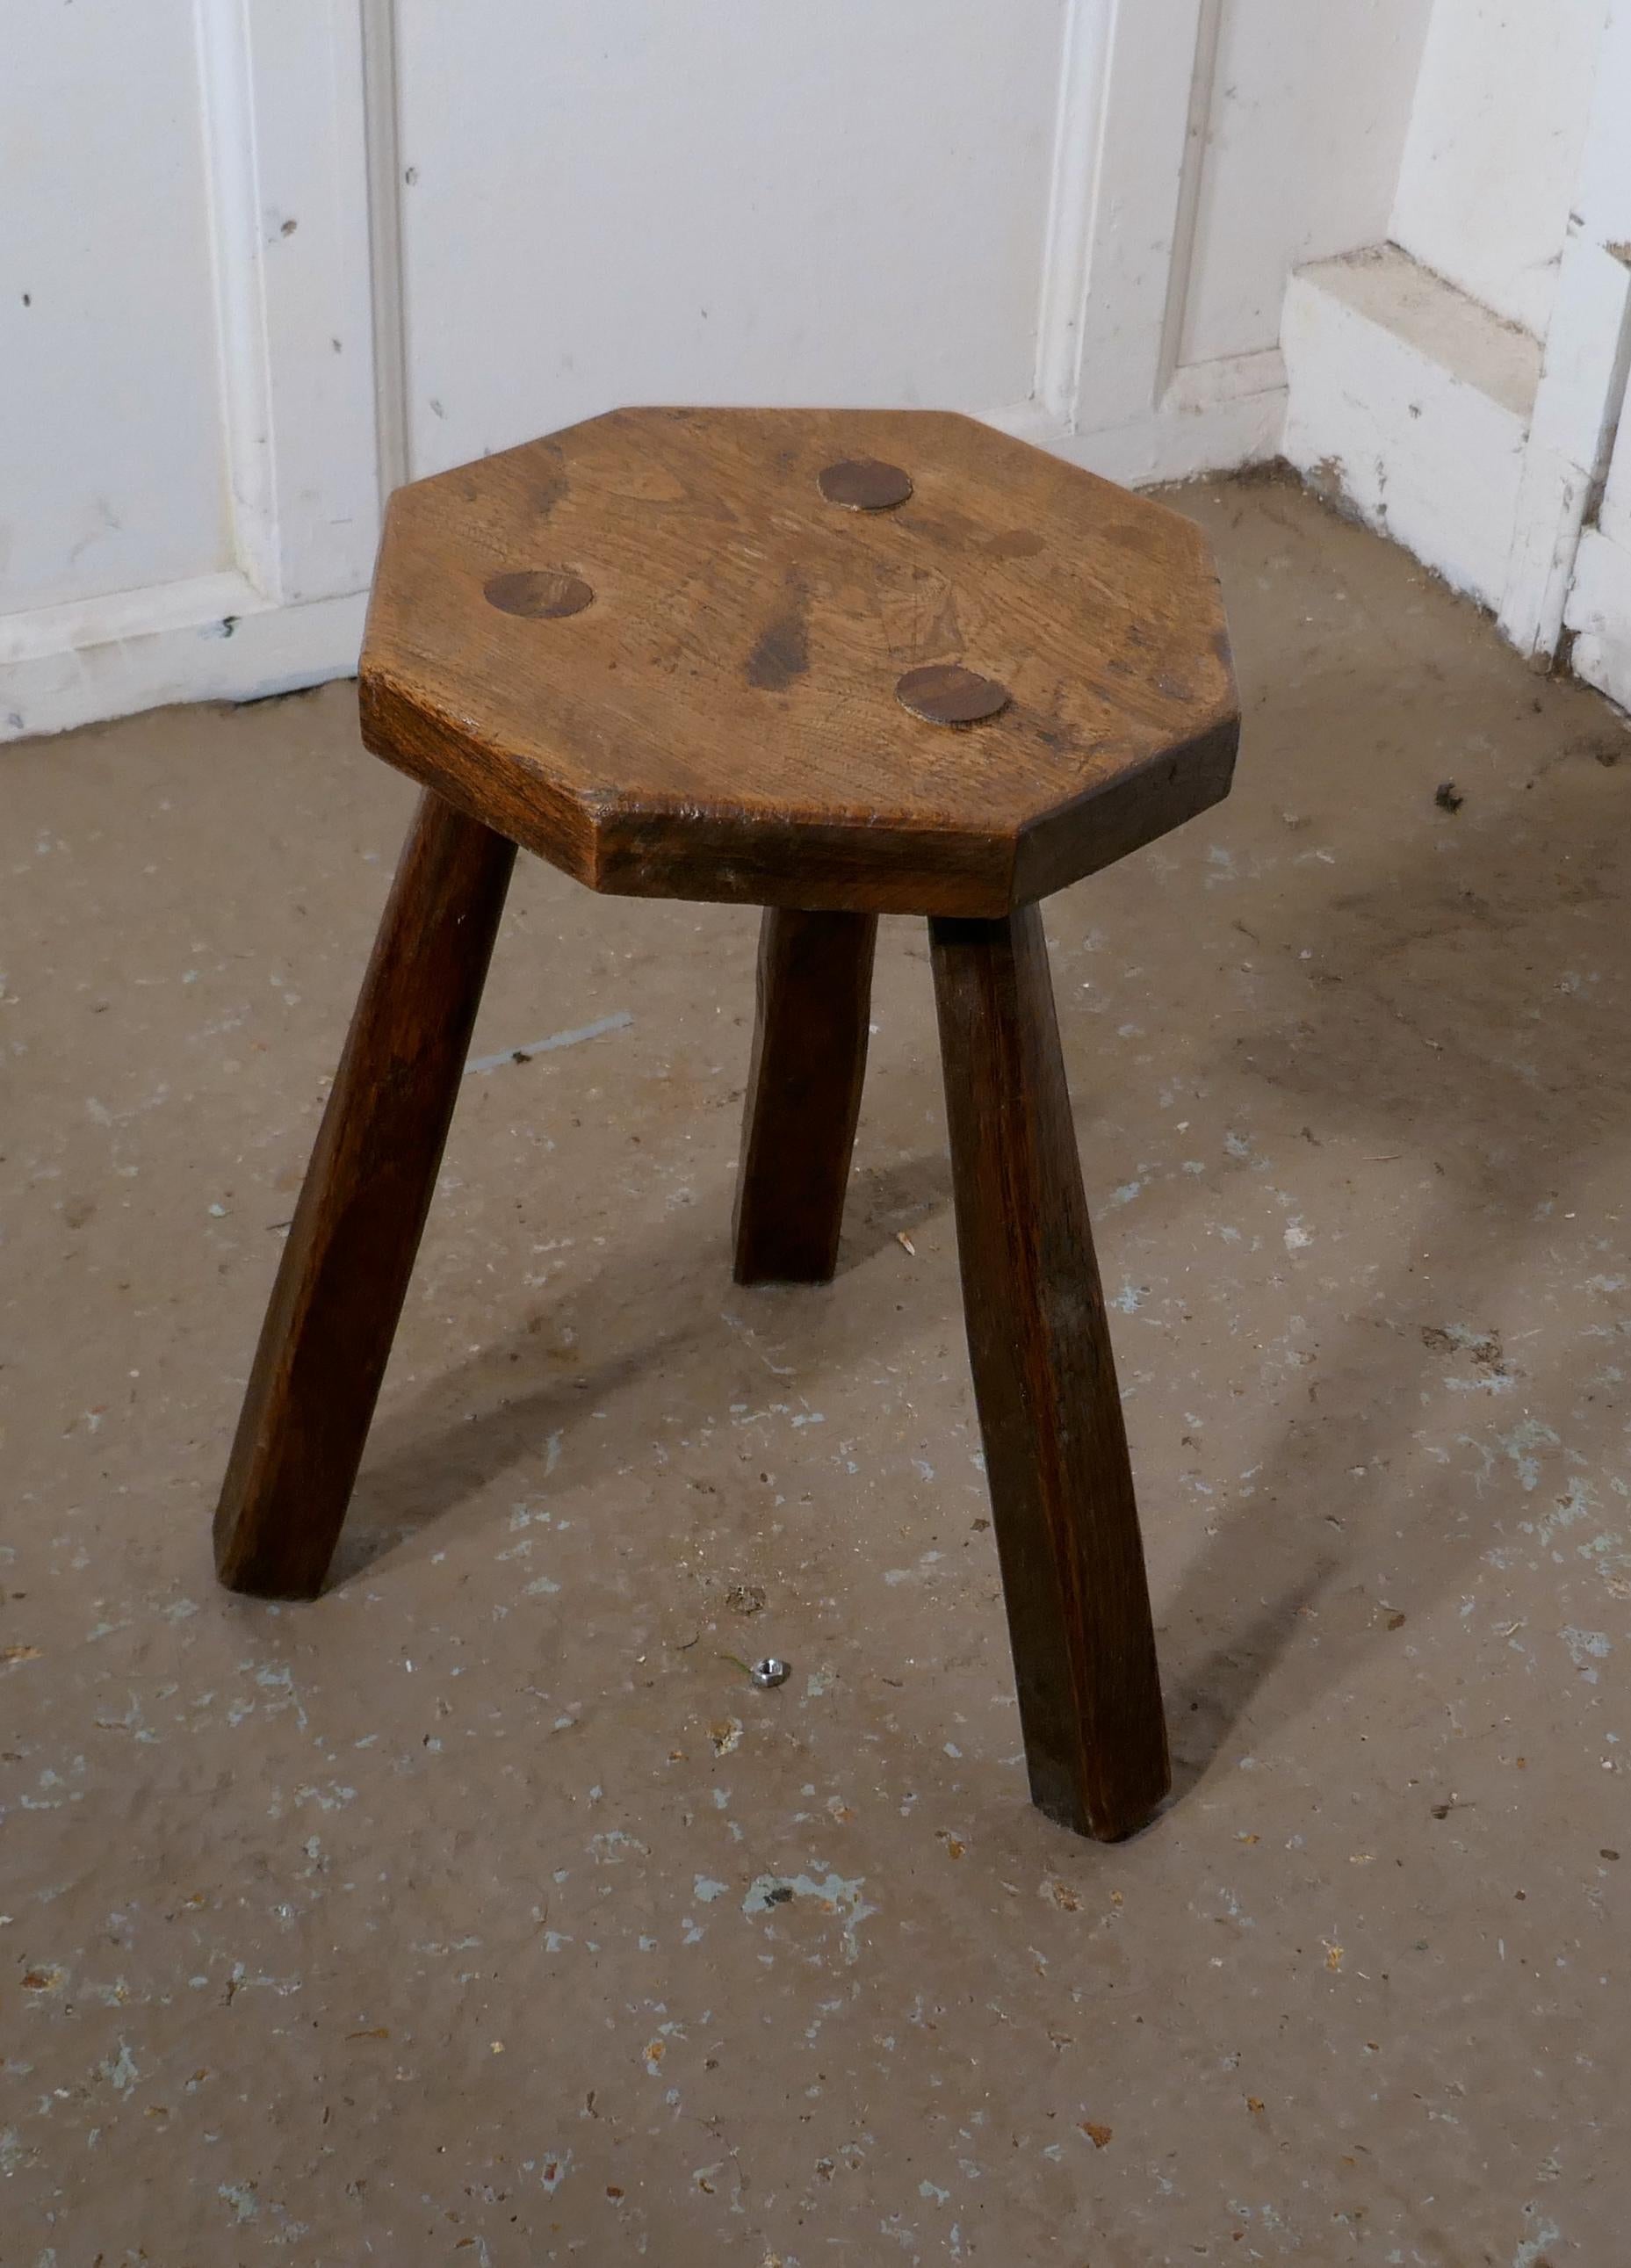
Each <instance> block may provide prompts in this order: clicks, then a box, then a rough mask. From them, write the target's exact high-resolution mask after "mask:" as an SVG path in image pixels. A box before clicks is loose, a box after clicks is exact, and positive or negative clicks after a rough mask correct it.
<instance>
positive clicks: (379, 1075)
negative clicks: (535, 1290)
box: [215, 793, 515, 1599]
mask: <svg viewBox="0 0 1631 2268" xmlns="http://www.w3.org/2000/svg"><path fill="white" fill-rule="evenodd" d="M514 864H515V845H514V843H511V842H508V841H506V840H505V838H504V837H503V836H501V835H495V834H494V833H493V832H492V831H491V829H490V828H486V827H483V826H481V824H480V822H479V821H476V820H474V819H467V818H466V817H465V816H464V814H462V813H460V812H457V811H454V810H453V809H452V807H451V806H449V805H448V804H445V803H444V802H443V801H442V800H441V799H440V798H439V797H437V796H435V795H431V794H428V793H427V794H426V795H425V796H423V797H422V799H421V801H420V805H419V810H418V813H417V815H416V816H415V821H414V824H413V827H412V828H411V830H410V832H409V834H408V842H407V844H406V846H405V847H404V849H403V852H402V858H401V863H400V865H399V866H398V868H397V873H396V880H395V881H394V883H393V885H392V889H391V896H390V901H389V902H388V904H387V905H386V910H385V916H384V918H383V920H382V921H381V923H380V924H379V934H378V939H376V940H375V944H374V950H373V955H372V958H371V960H370V961H369V964H368V973H367V975H366V976H364V980H363V989H362V992H361V994H360V996H359V998H358V999H357V1004H356V1013H355V1014H354V1015H353V1017H352V1020H351V1029H350V1032H349V1035H348V1037H347V1040H346V1043H345V1052H344V1054H343V1055H342V1057H341V1059H340V1069H339V1071H338V1072H337V1073H336V1074H335V1078H334V1086H333V1089H332V1091H331V1092H330V1094H329V1097H328V1107H327V1109H326V1110H325V1111H324V1113H323V1123H322V1125H321V1128H320V1130H319V1132H318V1137H317V1146H316V1148H315V1150H314V1151H313V1152H312V1162H311V1165H310V1167H308V1168H307V1171H306V1177H305V1187H304V1188H303V1189H302V1190H301V1192H300V1202H299V1204H298V1207H297V1209H296V1212H295V1218H294V1222H293V1225H292V1226H291V1227H290V1232H289V1241H288V1242H287V1243H286V1244H285V1245H284V1247H283V1260H282V1263H281V1265H280V1266H279V1269H278V1271H277V1282H276V1286H275V1287H274V1290H273V1292H272V1300H271V1305H270V1307H268V1309H267V1314H266V1321H265V1323H264V1324H263V1325H262V1327H261V1344H260V1347H259V1349H258V1351H257V1352H256V1355H255V1360H254V1368H253V1372H252V1373H251V1374H250V1380H249V1390H248V1393H247V1394H246V1396H245V1399H244V1408H243V1414H242V1416H241V1417H240V1418H239V1424H238V1436H237V1439H236V1440H235V1441H234V1442H233V1445H232V1454H231V1462H230V1463H229V1464H228V1466H227V1471H226V1480H225V1483H224V1486H223V1488H222V1491H221V1501H220V1504H219V1506H218V1507H217V1512H216V1519H215V1548H216V1572H217V1574H218V1575H219V1576H220V1578H221V1580H222V1581H223V1582H224V1583H225V1584H226V1585H227V1586H228V1587H230V1588H231V1589H232V1590H235V1591H248V1592H252V1593H253V1594H255V1595H256V1596H257V1597H260V1598H267V1599H311V1598H315V1597H316V1595H317V1594H318V1592H319V1591H320V1589H321V1588H322V1584H323V1577H324V1575H325V1573H326V1572H327V1567H328V1562H329V1558H330V1556H331V1555H332V1553H333V1551H334V1544H335V1543H336V1541H337V1540H338V1538H339V1535H340V1527H341V1522H342V1521H343V1520H344V1518H345V1508H346V1504H347V1501H348V1499H349V1497H350V1494H351V1485H352V1483H353V1482H354V1481H355V1480H356V1469H357V1466H358V1465H359V1463H360V1462H362V1455H363V1444H364V1440H366V1438H367V1434H368V1426H369V1421H370V1419H371V1418H372V1416H373V1410H374V1402H375V1399H376V1397H377V1396H378V1392H379V1381H380V1380H381V1378H382V1377H383V1376H384V1374H385V1366H386V1358H387V1357H388V1355H389V1354H390V1351H391V1341H392V1338H393V1335H394V1333H395V1330H396V1324H397V1318H398V1316H399V1315H400V1313H401V1308H402V1300H403V1298H404V1295H405V1294H406V1292H407V1290H408V1277H409V1275H410V1274H411V1273H412V1270H413V1265H414V1256H415V1253H416V1252H417V1250H418V1248H419V1238H420V1233H421V1232H422V1229H423V1227H424V1222H425V1214H426V1213H427V1211H429V1210H430V1197H431V1192H432V1191H433V1189H435V1186H436V1176H437V1167H438V1166H439V1164H440V1162H441V1157H442V1147H443V1145H444V1142H445V1140H446V1138H447V1127H448V1122H449V1120H450V1119H451V1118H452V1114H453V1099H454V1096H455V1095H456V1094H457V1093H458V1091H459V1078H460V1076H461V1074H462V1072H463V1069H464V1064H465V1058H466V1055H467V1051H468V1048H469V1041H470V1027H471V1025H472V1024H473V1023H474V1020H475V1012H476V1004H477V1002H478V1001H479V1000H480V998H481V984H482V980H483V978H484V977H485V976H486V975H487V964H488V961H489V957H490V955H491V954H492V949H493V938H494V934H495V932H496V930H497V927H498V917H499V914H500V912H501V911H502V910H503V902H504V892H505V890H506V888H507V887H508V886H509V881H510V873H511V868H512V866H513V865H514Z"/></svg>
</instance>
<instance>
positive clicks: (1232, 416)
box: [985, 354, 1286, 489]
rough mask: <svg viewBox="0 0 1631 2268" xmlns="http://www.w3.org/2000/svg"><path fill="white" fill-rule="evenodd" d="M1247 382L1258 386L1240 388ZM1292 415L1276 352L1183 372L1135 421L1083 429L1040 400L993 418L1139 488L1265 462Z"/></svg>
mask: <svg viewBox="0 0 1631 2268" xmlns="http://www.w3.org/2000/svg"><path fill="white" fill-rule="evenodd" d="M1264 380H1266V381H1267V383H1263V382H1261V381H1264ZM1243 381H1250V383H1248V384H1247V385H1246V387H1245V390H1238V389H1239V388H1240V387H1241V385H1242V382H1243ZM1285 415H1286V389H1285V386H1284V383H1283V379H1282V373H1281V364H1280V357H1279V356H1278V355H1277V354H1274V355H1267V356H1263V355H1247V356H1242V357H1239V358H1238V360H1235V359H1231V361H1230V362H1229V363H1228V364H1223V365H1208V364H1197V365H1193V366H1191V367H1190V368H1188V369H1186V370H1180V371H1179V372H1178V373H1177V375H1176V376H1175V377H1174V379H1173V381H1172V387H1171V388H1170V390H1169V392H1168V394H1167V397H1166V400H1165V401H1164V403H1163V405H1162V407H1161V408H1160V409H1158V410H1153V411H1152V412H1151V413H1150V416H1147V417H1141V418H1137V419H1135V420H1134V421H1133V422H1131V423H1127V424H1121V425H1112V426H1104V427H1101V428H1099V429H1098V431H1081V432H1075V431H1071V429H1070V427H1069V425H1068V424H1067V423H1065V421H1064V420H1063V419H1062V418H1061V417H1056V416H1053V415H1051V414H1050V412H1049V411H1047V409H1044V408H1043V407H1042V405H1041V403H1040V401H1022V402H1018V403H1017V404H1015V405H1014V407H1012V408H1011V409H1000V410H994V411H991V412H988V414H987V416H986V419H985V422H986V423H987V424H988V425H995V426H996V427H997V428H998V429H999V430H1000V431H1003V432H1004V433H1012V434H1014V435H1016V436H1017V437H1018V438H1019V439H1020V440H1022V441H1032V442H1034V443H1035V444H1036V446H1038V447H1039V448H1043V449H1047V450H1048V451H1050V452H1051V453H1052V454H1053V455H1054V456H1056V457H1062V458H1064V459H1065V460H1066V461H1067V462H1068V463H1069V464H1073V465H1081V466H1084V468H1086V470H1087V471H1089V472H1090V473H1098V474H1100V475H1102V476H1103V477H1104V478H1105V479H1106V480H1112V481H1119V482H1121V484H1122V486H1123V487H1125V488H1135V489H1136V488H1159V487H1161V486H1162V485H1163V484H1164V482H1168V481H1187V480H1196V479H1199V478H1200V477H1201V475H1205V474H1208V473H1229V472H1237V471H1238V470H1239V468H1241V467H1242V466H1243V465H1255V464H1262V463H1265V462H1266V461H1267V460H1268V459H1270V458H1272V457H1277V456H1278V455H1279V454H1280V453H1281V446H1282V437H1283V433H1284V428H1285Z"/></svg>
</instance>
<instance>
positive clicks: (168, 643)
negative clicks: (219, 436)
mask: <svg viewBox="0 0 1631 2268" xmlns="http://www.w3.org/2000/svg"><path fill="white" fill-rule="evenodd" d="M367 605H368V595H367V593H366V592H360V591H359V592H356V593H351V594H349V595H348V596H346V597H344V598H338V599H320V600H313V601H312V602H311V603H310V604H308V605H305V606H299V607H268V605H267V604H266V602H265V601H264V600H262V599H261V598H260V597H259V595H258V594H257V593H255V592H254V590H253V585H250V584H249V583H248V582H247V581H246V578H243V577H242V576H239V575H231V574H227V575H213V576H203V577H199V578H196V579H195V580H193V581H190V582H187V583H175V584H167V585H161V586H159V587H158V588H157V589H155V590H152V591H137V592H121V593H115V594H114V596H112V597H110V598H107V599H99V600H82V601H78V602H77V603H76V604H75V605H74V606H72V607H68V608H49V609H42V610H40V612H39V613H38V614H35V615H26V616H23V615H14V616H12V617H11V621H10V622H7V623H4V624H0V656H4V657H5V658H4V659H0V741H6V740H22V739H25V738H32V737H33V735H34V734H36V733H64V732H68V731H70V730H71V729H72V727H74V726H75V725H94V724H100V723H102V722H103V721H105V720H106V719H107V718H111V717H127V716H130V715H132V714H133V713H134V712H135V711H137V710H140V709H158V708H163V707H164V706H165V704H166V703H170V702H173V701H253V700H259V699H261V697H262V696H265V695H267V694H271V693H292V692H294V691H295V690H296V689H298V688H299V687H301V686H305V685H320V684H321V683H322V682H323V681H325V679H327V678H330V677H345V676H349V674H351V673H352V672H353V671H354V670H355V669H356V657H357V650H358V648H359V647H360V645H361V644H362V637H363V617H364V613H365V611H366V609H367ZM240 610H241V611H240ZM8 647H9V648H10V653H9V654H8V653H7V648H8Z"/></svg>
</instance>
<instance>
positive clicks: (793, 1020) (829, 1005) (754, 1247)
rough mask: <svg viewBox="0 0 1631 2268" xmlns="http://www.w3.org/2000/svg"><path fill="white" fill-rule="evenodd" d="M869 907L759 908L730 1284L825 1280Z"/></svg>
mask: <svg viewBox="0 0 1631 2268" xmlns="http://www.w3.org/2000/svg"><path fill="white" fill-rule="evenodd" d="M877 937H878V917H877V916H876V915H875V914H845V913H800V912H794V911H789V910H782V909H772V910H769V911H767V913H766V915H765V917H764V921H763V924H762V926H761V927H760V937H759V984H758V1013H757V1016H756V1020H755V1023H754V1027H753V1062H752V1064H751V1066H750V1068H749V1071H748V1075H747V1103H746V1112H745V1115H744V1119H743V1126H742V1162H741V1165H740V1167H739V1168H738V1175H737V1198H736V1280H737V1282H738V1284H765V1283H780V1284H826V1283H827V1282H829V1281H830V1280H831V1278H832V1274H833V1270H834V1268H836V1266H837V1265H838V1238H839V1231H840V1229H841V1226H842V1223H843V1217H844V1191H845V1189H846V1188H847V1186H848V1184H849V1161H850V1158H851V1155H852V1154H853V1152H854V1149H855V1138H856V1119H857V1118H858V1117H859V1116H860V1112H861V1088H862V1084H863V1080H864V1079H865V1076H866V1042H867V1017H868V1013H869V1010H870V1006H871V994H872V954H873V948H874V946H875V944H876V942H877Z"/></svg>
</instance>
